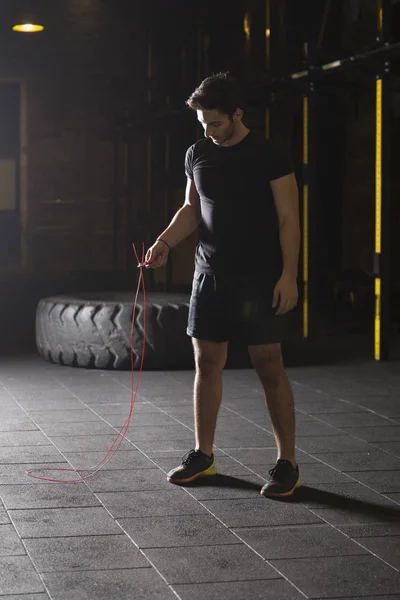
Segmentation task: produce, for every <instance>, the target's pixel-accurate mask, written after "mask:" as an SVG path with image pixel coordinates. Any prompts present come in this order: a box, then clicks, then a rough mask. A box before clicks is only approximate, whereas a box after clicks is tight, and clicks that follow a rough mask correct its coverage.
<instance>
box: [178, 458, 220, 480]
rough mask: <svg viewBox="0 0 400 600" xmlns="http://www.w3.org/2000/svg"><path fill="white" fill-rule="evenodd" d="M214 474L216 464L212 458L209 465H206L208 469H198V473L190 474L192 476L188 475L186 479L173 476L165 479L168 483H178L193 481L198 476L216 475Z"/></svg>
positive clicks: (215, 472)
mask: <svg viewBox="0 0 400 600" xmlns="http://www.w3.org/2000/svg"><path fill="white" fill-rule="evenodd" d="M216 474H217V465H216V463H215V460H214V462H213V464H212V465H211V467H208V469H206V470H205V471H200V473H196V474H195V475H192V477H188V478H187V479H174V478H173V477H167V479H168V481H169V482H170V483H178V484H179V483H191V482H192V481H195V479H198V478H199V477H210V476H212V475H216Z"/></svg>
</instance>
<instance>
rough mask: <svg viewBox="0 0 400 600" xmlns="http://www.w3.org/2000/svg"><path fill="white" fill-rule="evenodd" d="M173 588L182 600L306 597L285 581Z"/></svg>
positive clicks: (268, 580) (290, 598) (300, 598)
mask: <svg viewBox="0 0 400 600" xmlns="http://www.w3.org/2000/svg"><path fill="white" fill-rule="evenodd" d="M173 588H174V590H176V592H177V593H178V595H179V597H180V598H181V600H224V599H225V598H229V600H249V599H250V598H251V600H266V599H268V598H271V599H273V600H304V596H303V595H302V594H300V592H298V591H297V590H296V589H295V588H294V587H293V586H292V585H290V583H289V582H288V581H285V580H284V579H263V580H261V581H235V582H233V583H228V582H224V583H197V584H195V585H190V584H189V585H174V586H173ZM379 600H380V599H379Z"/></svg>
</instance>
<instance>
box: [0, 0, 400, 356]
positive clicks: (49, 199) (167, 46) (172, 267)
mask: <svg viewBox="0 0 400 600" xmlns="http://www.w3.org/2000/svg"><path fill="white" fill-rule="evenodd" d="M267 4H268V3H267V2H266V1H265V0H235V1H234V2H232V1H230V2H229V1H225V0H222V1H219V2H211V0H204V1H203V2H198V3H197V2H187V1H184V0H168V1H167V0H163V1H161V0H147V1H146V2H139V1H136V0H36V1H33V0H32V1H31V2H24V1H20V0H13V2H9V1H6V0H1V1H0V131H1V136H0V158H13V159H15V161H16V168H17V187H16V196H17V197H16V203H15V207H14V209H13V210H7V211H5V210H0V286H1V294H0V325H1V328H2V332H3V335H2V336H1V341H0V346H1V347H2V348H3V351H9V350H10V349H11V348H21V347H23V348H30V347H34V314H35V308H36V303H37V300H38V299H39V298H40V297H42V296H44V295H49V294H57V293H66V292H69V291H79V290H81V291H86V290H106V289H125V290H126V289H127V290H130V289H131V290H132V291H133V290H134V289H135V288H136V276H137V273H136V271H135V261H134V256H133V253H132V247H131V243H132V241H133V242H135V243H136V244H137V245H138V246H139V247H140V246H141V244H142V243H144V244H145V245H146V247H147V246H148V245H150V244H151V243H152V241H153V240H154V238H155V236H156V235H157V234H158V233H159V232H160V231H161V230H162V229H164V227H165V226H166V225H167V223H168V222H169V220H170V218H171V217H172V216H173V214H174V213H175V211H176V210H177V208H179V206H180V205H181V204H182V202H183V193H184V186H185V176H184V169H183V161H184V154H185V151H186V149H187V147H188V146H189V145H191V144H192V143H193V142H194V141H195V140H196V139H197V138H198V137H200V136H201V134H202V132H201V131H199V128H198V126H197V124H196V118H195V116H194V115H193V114H191V113H190V112H189V111H187V110H186V109H185V100H186V98H187V97H188V96H189V94H190V93H191V92H192V91H193V89H194V87H195V86H196V85H198V84H199V83H200V81H201V80H202V79H203V78H204V77H206V76H208V75H210V74H212V73H214V72H218V71H220V70H230V71H231V72H232V73H233V74H235V75H237V76H238V77H240V79H241V80H242V81H243V83H244V84H245V86H246V89H247V90H248V100H249V103H248V107H247V111H246V119H245V121H246V124H247V125H249V126H250V127H252V128H255V129H259V130H260V131H265V130H266V123H265V115H266V108H267V107H269V109H270V130H269V132H270V135H271V136H272V137H273V138H275V139H278V140H279V141H280V142H281V143H283V144H284V145H286V147H287V148H288V150H289V151H290V153H291V155H292V157H293V160H294V162H295V166H296V173H297V176H298V181H299V186H300V189H301V184H302V177H303V169H302V144H303V142H302V135H303V134H302V131H303V129H302V128H303V125H302V114H303V112H302V110H303V109H302V93H303V92H304V88H302V87H301V85H294V84H293V82H291V83H290V82H289V81H288V79H287V77H286V76H287V75H289V74H290V73H294V72H297V71H301V70H302V69H304V68H305V65H306V62H307V60H308V61H309V62H311V64H324V63H326V62H330V61H332V60H335V59H337V58H344V57H347V56H351V55H354V54H362V53H363V52H364V51H365V50H367V49H370V48H373V47H374V46H375V45H376V38H377V35H378V28H377V6H378V3H377V2H376V0H334V1H322V0H271V1H270V7H271V8H270V20H269V23H268V20H267ZM399 8H400V3H397V2H394V3H393V28H392V29H393V40H394V41H399V37H400V36H399V24H400V20H399V15H400V13H399ZM28 15H29V16H30V20H32V21H34V22H39V23H41V24H43V25H44V26H45V30H44V31H43V32H41V33H37V34H21V33H15V32H13V31H12V26H13V25H14V24H16V23H17V22H20V21H22V20H23V19H24V18H25V16H28ZM267 26H268V27H269V30H270V36H269V38H268V39H269V55H268V52H267V36H266V29H267ZM305 44H307V48H308V59H307V58H306V56H305ZM380 68H381V64H380V63H379V61H377V60H375V61H364V62H363V61H360V62H357V65H355V66H354V67H353V68H351V69H345V70H342V71H339V72H337V73H332V74H330V75H329V76H326V77H324V78H321V79H320V80H319V81H318V84H317V94H316V103H315V109H314V110H313V119H314V125H315V139H313V144H314V156H315V161H314V166H313V177H314V184H315V188H314V189H315V190H316V193H315V199H316V201H315V202H314V204H313V210H312V214H311V215H310V219H311V224H310V226H311V227H312V231H313V236H312V244H311V246H310V261H311V264H312V282H310V285H311V286H312V293H313V302H312V312H311V314H310V331H311V334H312V337H313V336H314V337H315V336H321V335H324V336H328V335H331V334H332V333H333V332H340V333H344V334H346V335H350V334H352V335H354V334H364V335H367V336H369V337H368V339H371V334H372V328H373V303H374V291H373V283H374V280H373V254H374V202H375V77H376V74H377V72H378V71H379V69H380ZM391 68H392V75H391V84H392V92H391V98H390V111H391V112H390V119H391V132H392V133H391V142H392V159H391V162H392V165H393V168H392V169H391V175H390V178H391V179H390V189H391V191H392V204H391V218H390V224H391V230H392V231H391V233H392V235H391V257H392V261H391V290H390V296H391V300H392V301H391V311H390V331H391V333H392V334H393V335H394V336H395V337H396V336H398V335H399V331H400V308H399V305H400V274H399V273H400V260H399V259H400V241H399V240H400V201H399V192H400V175H399V168H398V166H397V165H399V164H400V162H399V149H400V145H399V135H400V130H399V124H400V80H399V75H400V68H399V63H398V60H395V59H393V60H392V63H391ZM194 246H195V238H194V237H193V236H192V237H191V238H190V239H188V240H186V241H185V242H183V243H182V244H181V245H180V246H179V247H178V248H176V249H175V250H174V251H173V254H172V257H171V260H170V263H169V265H168V267H167V268H166V269H163V270H161V271H158V272H156V273H148V274H147V275H146V277H147V282H148V289H153V290H156V289H157V290H158V289H160V290H167V291H175V290H182V291H189V289H190V283H191V275H192V269H193V265H192V256H193V250H194ZM249 252H251V249H249ZM300 279H301V278H300ZM300 284H301V280H300ZM350 292H351V293H350ZM293 336H294V337H296V336H297V337H299V338H301V311H298V313H297V324H296V326H295V327H294V331H293ZM326 339H329V338H326ZM371 348H372V345H371Z"/></svg>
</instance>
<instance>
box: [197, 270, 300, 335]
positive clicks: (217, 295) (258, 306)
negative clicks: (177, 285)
mask: <svg viewBox="0 0 400 600" xmlns="http://www.w3.org/2000/svg"><path fill="white" fill-rule="evenodd" d="M275 285H276V281H274V282H268V281H262V280H261V277H260V278H259V279H257V280H256V279H249V278H246V279H243V278H239V277H234V278H232V277H229V278H228V277H223V276H222V277H219V276H214V275H207V274H205V273H200V272H198V271H196V272H195V274H194V277H193V284H192V294H191V298H190V306H189V318H188V327H187V334H188V335H189V336H190V337H193V338H196V339H200V340H207V341H210V342H226V341H230V340H237V341H240V342H243V343H245V344H247V345H249V346H253V345H254V346H256V345H264V344H275V343H281V342H282V341H283V339H284V336H285V333H286V331H287V328H288V321H289V320H290V317H291V313H286V314H285V315H280V316H276V315H275V311H276V309H275V308H273V307H272V301H273V291H274V287H275Z"/></svg>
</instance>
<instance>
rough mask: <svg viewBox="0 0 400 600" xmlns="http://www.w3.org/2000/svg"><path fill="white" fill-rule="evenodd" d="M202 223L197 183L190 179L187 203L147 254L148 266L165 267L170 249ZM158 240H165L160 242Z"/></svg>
mask: <svg viewBox="0 0 400 600" xmlns="http://www.w3.org/2000/svg"><path fill="white" fill-rule="evenodd" d="M200 221H201V211H200V199H199V195H198V193H197V190H196V186H195V183H194V181H193V180H192V179H190V178H189V177H188V178H187V183H186V192H185V203H184V205H183V206H182V207H181V208H180V209H179V210H178V211H177V212H176V214H175V216H174V218H173V219H172V221H171V223H170V224H169V225H168V227H167V228H166V229H165V230H164V231H163V232H162V233H161V234H160V235H159V236H158V238H157V241H156V242H155V244H153V246H152V247H151V248H149V250H148V251H147V254H146V262H147V263H148V264H147V266H148V267H150V268H154V269H156V268H158V267H163V266H164V265H165V264H166V262H167V260H168V254H169V248H173V247H174V246H177V245H178V244H179V242H181V241H182V240H184V239H185V238H187V237H189V235H190V234H191V233H193V231H194V230H195V229H197V228H198V226H199V224H200ZM158 240H163V241H162V242H161V241H158Z"/></svg>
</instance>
